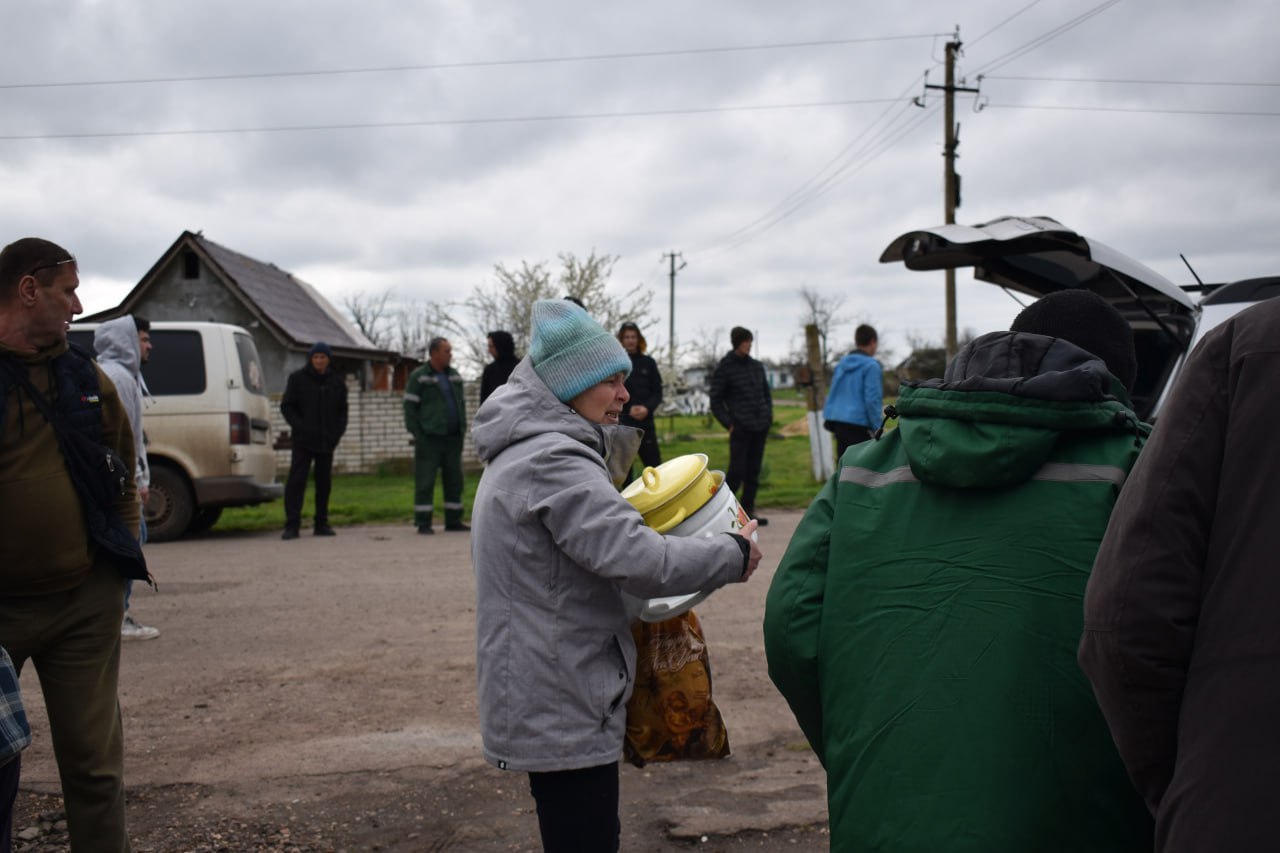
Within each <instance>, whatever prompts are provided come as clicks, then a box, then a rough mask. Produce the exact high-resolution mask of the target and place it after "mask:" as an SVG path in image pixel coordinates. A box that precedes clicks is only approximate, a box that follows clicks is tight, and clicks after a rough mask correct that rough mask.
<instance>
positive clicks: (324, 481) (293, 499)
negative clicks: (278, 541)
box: [284, 447, 333, 529]
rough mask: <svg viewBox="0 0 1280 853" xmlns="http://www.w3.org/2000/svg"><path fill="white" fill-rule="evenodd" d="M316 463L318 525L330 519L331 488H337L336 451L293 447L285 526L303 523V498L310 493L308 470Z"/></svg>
mask: <svg viewBox="0 0 1280 853" xmlns="http://www.w3.org/2000/svg"><path fill="white" fill-rule="evenodd" d="M312 462H314V463H315V465H316V519H315V520H316V527H320V526H321V525H324V524H328V523H329V492H330V490H331V489H332V488H333V452H332V451H330V452H329V453H316V452H315V451H312V450H307V449H306V448H305V447H295V448H293V453H292V454H291V456H290V457H289V479H288V480H286V481H285V484H284V526H285V527H289V528H293V529H297V528H298V527H300V526H301V525H302V499H303V497H305V496H306V494H307V474H309V473H310V471H311V463H312Z"/></svg>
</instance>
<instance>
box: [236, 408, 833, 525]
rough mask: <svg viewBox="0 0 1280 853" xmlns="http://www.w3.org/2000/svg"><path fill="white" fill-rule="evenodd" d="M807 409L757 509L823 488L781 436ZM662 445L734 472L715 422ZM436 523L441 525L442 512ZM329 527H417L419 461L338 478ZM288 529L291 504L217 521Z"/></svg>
mask: <svg viewBox="0 0 1280 853" xmlns="http://www.w3.org/2000/svg"><path fill="white" fill-rule="evenodd" d="M804 417H805V410H804V408H803V407H802V406H785V405H784V406H776V407H775V408H774V429H773V432H772V433H771V435H770V437H769V441H768V443H767V444H766V446H765V451H764V465H763V467H762V468H761V472H760V492H759V494H758V495H757V497H756V506H757V508H760V509H763V508H780V507H788V508H804V507H806V506H808V505H809V502H810V501H811V500H813V497H814V495H816V494H817V493H818V490H819V489H820V488H821V487H822V484H821V483H818V482H816V481H815V480H814V479H813V476H812V473H811V471H810V467H809V464H810V463H809V438H808V436H806V435H798V436H783V435H782V434H781V433H780V432H779V430H780V429H781V428H782V427H784V426H786V425H787V424H790V423H793V422H794V421H798V420H803V419H804ZM657 427H658V444H659V447H660V448H661V450H662V458H663V459H674V458H675V457H677V456H683V455H685V454H687V453H705V454H707V459H708V462H709V464H710V466H711V468H712V470H716V471H724V470H727V469H728V467H729V433H728V432H727V431H726V430H725V429H724V427H722V426H720V424H719V423H718V422H717V421H716V420H715V419H714V418H712V417H710V416H701V415H676V416H672V417H661V418H658V421H657ZM479 482H480V475H479V474H478V473H467V474H465V475H464V478H463V489H462V503H463V505H464V506H465V507H466V513H465V515H466V517H467V518H470V515H471V507H472V505H473V504H474V503H475V495H476V486H477V485H478V484H479ZM314 495H315V484H314V483H308V484H307V497H306V501H305V503H304V505H303V508H302V517H303V519H304V524H309V522H310V519H311V517H312V515H313V513H314ZM443 504H444V495H443V493H442V491H441V485H440V482H439V480H438V479H437V481H436V496H435V505H436V507H440V506H442V505H443ZM436 516H437V518H436V523H437V524H439V523H441V520H440V519H441V516H440V512H439V510H438V509H437V512H436ZM329 521H330V523H331V524H333V525H334V526H338V527H341V526H347V525H358V524H406V525H408V524H412V523H413V472H412V462H411V461H408V462H406V463H405V465H403V466H402V465H400V464H398V463H391V464H388V465H386V466H384V467H383V468H382V469H381V471H380V472H379V473H377V474H342V475H335V476H334V478H333V493H332V495H331V496H330V498H329ZM283 527H284V504H283V503H282V502H281V501H274V502H272V503H267V504H259V505H258V506H253V507H236V508H232V509H227V510H224V511H223V513H222V517H221V518H220V519H219V521H218V525H217V529H219V530H272V529H277V528H283Z"/></svg>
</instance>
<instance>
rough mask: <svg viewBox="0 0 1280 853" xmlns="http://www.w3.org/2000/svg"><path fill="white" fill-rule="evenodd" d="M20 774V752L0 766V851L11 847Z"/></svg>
mask: <svg viewBox="0 0 1280 853" xmlns="http://www.w3.org/2000/svg"><path fill="white" fill-rule="evenodd" d="M21 774H22V753H18V754H17V755H15V756H14V757H13V758H11V759H9V763H8V764H6V765H4V766H3V767H0V853H9V851H10V850H12V849H13V804H14V802H15V801H16V800H17V798H18V777H19V776H20V775H21Z"/></svg>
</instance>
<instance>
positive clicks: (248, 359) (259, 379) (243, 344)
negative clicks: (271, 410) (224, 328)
mask: <svg viewBox="0 0 1280 853" xmlns="http://www.w3.org/2000/svg"><path fill="white" fill-rule="evenodd" d="M236 352H237V353H238V354H239V356H240V374H241V377H240V378H241V379H242V380H243V381H244V387H245V390H246V391H249V392H251V393H254V394H262V395H263V396H266V393H267V382H266V377H264V376H263V375H262V359H260V358H258V348H257V346H255V345H254V343H253V338H251V337H249V336H248V335H236Z"/></svg>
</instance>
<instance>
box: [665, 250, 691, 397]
mask: <svg viewBox="0 0 1280 853" xmlns="http://www.w3.org/2000/svg"><path fill="white" fill-rule="evenodd" d="M662 257H663V259H664V260H670V261H671V311H670V322H671V329H670V336H669V343H668V349H667V367H668V369H669V370H670V371H671V375H672V376H673V377H674V376H675V372H676V273H677V272H679V271H680V270H682V269H684V268H685V266H686V264H685V262H684V256H683V255H681V254H680V253H679V252H667V253H666V254H665V255H663V256H662ZM676 258H679V259H680V266H676Z"/></svg>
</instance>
